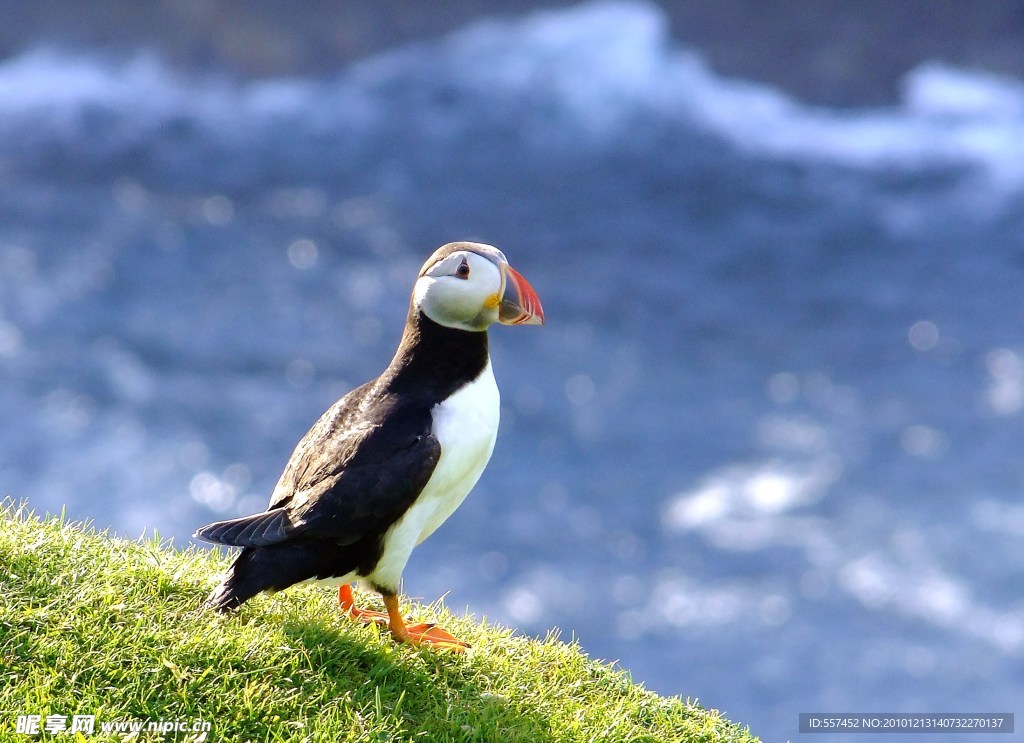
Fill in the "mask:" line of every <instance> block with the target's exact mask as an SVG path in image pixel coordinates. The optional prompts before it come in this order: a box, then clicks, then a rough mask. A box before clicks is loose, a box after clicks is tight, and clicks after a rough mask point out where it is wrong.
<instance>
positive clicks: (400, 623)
mask: <svg viewBox="0 0 1024 743" xmlns="http://www.w3.org/2000/svg"><path fill="white" fill-rule="evenodd" d="M384 606H385V607H386V608H387V610H388V617H389V622H388V626H389V627H390V628H391V636H392V637H394V638H395V642H407V643H409V644H410V645H417V646H418V645H429V646H431V647H433V648H437V649H439V650H451V651H452V652H453V653H464V652H466V649H467V648H468V647H469V644H468V643H465V642H463V641H462V640H460V639H458V638H457V637H455V636H454V635H452V634H449V633H448V632H446V631H445V630H443V629H441V628H440V627H438V626H437V625H436V624H430V623H425V624H413V625H406V623H405V620H404V619H402V613H401V612H400V611H399V609H398V596H396V595H395V594H393V593H392V594H384Z"/></svg>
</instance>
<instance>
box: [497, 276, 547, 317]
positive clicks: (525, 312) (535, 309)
mask: <svg viewBox="0 0 1024 743" xmlns="http://www.w3.org/2000/svg"><path fill="white" fill-rule="evenodd" d="M501 272H502V274H503V275H504V278H505V291H504V292H503V293H502V295H501V303H500V304H499V305H498V322H500V323H502V324H504V325H543V324H544V308H543V307H541V306H540V298H539V297H538V296H537V292H535V291H534V290H533V287H532V286H530V282H528V281H527V280H526V279H524V278H523V277H522V276H521V275H520V274H519V272H518V271H516V270H515V269H514V268H512V266H510V265H508V264H507V263H502V264H501Z"/></svg>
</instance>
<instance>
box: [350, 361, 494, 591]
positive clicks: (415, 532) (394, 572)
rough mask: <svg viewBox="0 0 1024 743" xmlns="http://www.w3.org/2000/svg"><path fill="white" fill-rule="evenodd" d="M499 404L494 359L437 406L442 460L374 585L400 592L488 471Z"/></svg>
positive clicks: (398, 528) (402, 523)
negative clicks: (422, 553)
mask: <svg viewBox="0 0 1024 743" xmlns="http://www.w3.org/2000/svg"><path fill="white" fill-rule="evenodd" d="M499 408H500V400H499V396H498V386H497V385H496V384H495V382H494V373H493V371H492V370H491V362H490V359H488V361H487V366H486V367H485V368H484V370H483V371H482V372H481V373H480V376H479V377H477V378H476V379H475V380H473V381H472V382H470V383H469V384H467V385H466V386H465V387H463V388H461V389H460V390H458V391H457V392H455V394H453V395H452V396H451V397H449V398H448V399H447V400H445V401H443V402H441V403H440V404H438V405H435V406H434V409H433V411H432V412H433V419H434V422H433V434H434V436H435V437H436V438H437V440H438V441H439V442H440V444H441V458H440V459H439V460H438V463H437V466H436V467H435V468H434V473H433V474H432V475H431V477H430V480H428V481H427V485H426V487H424V488H423V492H422V493H421V494H420V497H419V498H417V499H416V503H414V504H413V506H412V507H411V508H410V509H409V510H408V511H406V513H405V515H403V516H402V518H401V519H399V520H398V521H397V522H396V523H395V525H394V526H392V527H391V529H390V530H389V532H388V533H387V535H385V537H384V544H385V547H384V554H383V555H382V556H381V559H380V561H379V562H378V563H377V567H376V569H375V570H374V571H373V574H372V575H370V576H368V577H369V580H370V581H372V582H373V583H375V584H377V585H380V586H386V587H397V585H398V579H399V578H400V577H401V575H402V571H403V570H404V569H405V564H406V562H407V561H408V559H409V555H410V554H411V553H412V549H413V547H415V546H416V545H417V544H419V543H420V542H422V541H423V540H424V539H426V538H427V537H429V536H430V535H431V534H433V533H434V531H435V530H436V529H437V528H438V527H439V526H440V525H441V524H443V523H444V522H445V521H446V520H447V519H448V517H449V516H451V515H452V514H453V513H454V512H455V509H456V508H458V507H459V506H460V505H461V504H462V501H463V500H465V498H466V496H467V495H469V491H470V490H472V489H473V486H474V485H476V482H477V480H479V479H480V475H481V474H483V471H484V467H486V466H487V462H488V460H490V458H491V452H492V451H493V450H494V440H495V439H496V438H497V436H498V417H499Z"/></svg>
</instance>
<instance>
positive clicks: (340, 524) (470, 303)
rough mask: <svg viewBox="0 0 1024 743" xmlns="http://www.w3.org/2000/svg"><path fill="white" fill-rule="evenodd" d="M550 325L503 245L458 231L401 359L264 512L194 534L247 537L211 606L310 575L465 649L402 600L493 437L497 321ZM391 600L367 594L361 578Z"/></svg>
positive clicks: (313, 444) (297, 460) (231, 539)
mask: <svg viewBox="0 0 1024 743" xmlns="http://www.w3.org/2000/svg"><path fill="white" fill-rule="evenodd" d="M495 322H498V323H501V324H504V325H539V324H543V323H544V310H543V308H542V307H541V303H540V299H539V298H538V296H537V293H536V292H535V291H534V289H533V287H531V286H530V284H529V283H528V282H527V281H526V279H524V278H523V277H522V276H521V275H520V274H519V273H518V272H517V271H515V270H514V269H513V268H512V267H511V266H510V265H509V263H508V260H507V259H506V258H505V255H504V253H502V252H501V251H500V250H498V249H497V248H495V247H494V246H492V245H484V244H482V243H474V242H453V243H448V244H447V245H443V246H441V247H440V248H438V249H437V250H436V251H434V253H433V254H432V255H431V256H430V258H428V259H427V261H426V263H424V264H423V267H422V268H421V269H420V272H419V275H418V276H417V278H416V283H415V285H414V286H413V291H412V297H411V299H410V301H409V312H408V316H407V318H406V323H405V329H404V331H403V333H402V338H401V342H400V343H399V345H398V350H397V351H396V352H395V355H394V358H393V359H392V360H391V363H390V364H388V366H387V368H386V369H385V370H384V371H383V372H382V373H381V374H380V376H378V377H377V378H376V379H373V380H371V381H369V382H367V383H365V384H363V385H362V386H360V387H357V388H356V389H354V390H352V391H351V392H349V393H348V394H346V395H345V396H344V397H342V398H341V399H340V400H338V401H337V402H336V403H334V405H332V406H331V407H330V408H329V409H328V410H327V412H325V413H324V414H323V415H322V416H321V417H320V419H319V420H318V421H317V422H316V423H315V424H314V425H313V427H312V428H311V429H310V430H309V432H308V433H306V435H305V436H304V437H303V438H302V439H301V440H300V441H299V443H298V445H297V446H296V447H295V450H294V452H293V453H292V455H291V458H290V459H289V460H288V463H287V465H286V466H285V468H284V471H283V472H282V473H281V477H280V479H279V480H278V482H277V485H276V486H275V488H274V491H273V493H272V494H271V497H270V505H269V506H268V508H267V510H265V511H263V512H262V513H257V514H253V515H251V516H243V517H241V518H235V519H229V520H226V521H217V522H215V523H212V524H208V525H206V526H203V527H200V528H199V529H197V530H196V532H195V534H194V535H193V536H195V537H196V538H197V539H201V540H204V541H207V542H212V543H215V544H222V545H227V546H231V547H241V548H242V550H241V552H239V553H238V555H237V557H236V558H235V560H234V562H233V563H232V564H231V566H230V567H229V568H228V570H227V572H226V573H225V574H224V576H223V578H222V580H221V583H220V585H219V586H217V588H215V589H214V590H213V592H212V593H211V594H210V596H209V598H208V599H207V600H206V602H205V604H204V606H205V607H207V608H209V609H213V610H216V611H219V612H228V611H231V610H233V609H235V608H237V607H239V606H240V605H241V604H243V603H244V602H246V601H248V600H249V599H250V598H252V597H253V596H255V595H256V594H258V593H261V592H266V593H268V594H272V593H275V592H277V591H283V590H284V589H286V588H288V587H290V586H293V585H296V584H302V583H310V582H313V583H319V584H325V585H329V586H336V587H337V588H338V603H339V605H340V607H341V610H342V611H343V612H344V613H345V614H347V615H348V616H350V617H351V618H353V619H355V620H357V621H360V622H362V623H364V624H370V623H376V624H378V625H381V626H386V627H387V628H388V629H389V630H390V633H391V635H392V637H393V638H394V639H395V640H396V641H397V642H400V643H409V644H411V645H415V646H429V647H433V648H438V649H445V650H451V651H454V652H463V651H464V650H465V649H466V648H468V647H469V646H468V644H467V643H465V642H463V641H461V640H459V639H458V638H456V637H455V636H453V635H452V634H450V633H449V632H447V631H445V630H444V629H442V628H440V627H438V626H436V625H434V624H407V623H406V622H405V620H404V619H403V618H402V615H401V613H400V611H399V601H398V590H399V581H400V579H401V576H402V571H403V570H404V569H405V566H406V563H407V562H408V560H409V557H410V555H411V554H412V550H413V548H414V547H416V546H417V545H418V544H420V543H421V542H422V541H423V540H425V539H426V538H427V537H429V536H430V535H431V534H433V533H434V531H435V530H437V528H438V527H439V526H441V524H442V523H444V522H445V520H446V519H448V517H449V516H451V515H452V513H454V511H455V509H456V508H458V507H459V505H460V504H461V503H462V502H463V500H464V499H465V498H466V496H467V495H468V494H469V492H470V490H472V489H473V486H474V485H475V484H476V482H477V480H478V479H479V478H480V475H481V474H482V473H483V471H484V467H486V465H487V462H488V461H489V459H490V457H491V452H492V451H493V449H494V442H495V439H496V437H497V433H498V417H499V395H498V387H497V385H496V383H495V380H494V373H493V371H492V369H491V358H490V354H489V352H488V347H487V329H488V328H489V327H490V326H491V325H493V324H494V323H495ZM356 582H358V583H360V584H362V585H364V586H368V587H369V588H372V589H373V590H375V591H377V592H378V593H380V595H381V597H382V598H383V602H384V607H385V610H386V611H384V612H377V611H373V610H370V609H365V608H361V607H358V606H356V604H355V602H354V600H353V596H352V589H351V584H352V583H356Z"/></svg>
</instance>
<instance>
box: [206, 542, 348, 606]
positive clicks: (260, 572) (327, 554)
mask: <svg viewBox="0 0 1024 743" xmlns="http://www.w3.org/2000/svg"><path fill="white" fill-rule="evenodd" d="M358 562H359V545H358V544H354V545H338V544H336V543H334V542H330V541H326V540H315V541H314V540H309V541H297V542H286V543H284V544H274V545H270V546H269V547H246V548H245V549H243V550H242V551H241V552H240V553H239V554H238V557H236V558H235V561H234V562H233V563H232V564H231V567H230V568H228V571H227V572H226V573H225V574H224V578H223V579H222V580H221V584H220V585H219V586H217V587H216V588H215V589H213V593H211V594H210V596H209V598H207V599H206V603H205V604H203V606H204V607H206V608H209V609H214V610H216V611H220V612H227V611H231V610H232V609H237V608H238V607H239V606H241V605H242V604H244V603H245V602H246V601H248V600H249V599H251V598H252V597H253V596H255V595H256V594H257V593H260V592H262V591H267V592H269V593H274V592H275V591H283V590H284V589H286V588H288V587H289V586H293V585H295V584H296V583H301V582H303V581H306V580H310V579H321V578H339V577H343V576H346V575H349V574H353V573H354V571H355V569H356V565H357V564H358Z"/></svg>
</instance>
